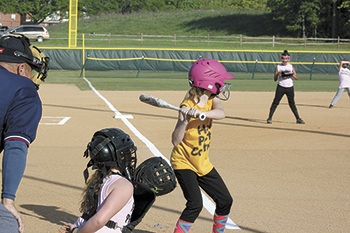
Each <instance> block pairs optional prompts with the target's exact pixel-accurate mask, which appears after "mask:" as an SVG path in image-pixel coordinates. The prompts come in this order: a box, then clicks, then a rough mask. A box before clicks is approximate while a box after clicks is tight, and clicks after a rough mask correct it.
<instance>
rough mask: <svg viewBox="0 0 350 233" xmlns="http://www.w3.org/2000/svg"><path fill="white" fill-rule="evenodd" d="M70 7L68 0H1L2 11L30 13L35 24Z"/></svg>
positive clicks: (0, 7) (6, 12) (0, 8)
mask: <svg viewBox="0 0 350 233" xmlns="http://www.w3.org/2000/svg"><path fill="white" fill-rule="evenodd" d="M67 9H68V1H66V0H1V1H0V11H1V12H3V13H5V14H8V13H18V14H21V15H28V16H29V18H30V19H31V20H32V21H33V23H34V24H40V23H42V22H43V21H44V20H45V18H46V17H48V16H51V15H52V14H53V13H57V12H62V14H64V13H65V12H66V11H67Z"/></svg>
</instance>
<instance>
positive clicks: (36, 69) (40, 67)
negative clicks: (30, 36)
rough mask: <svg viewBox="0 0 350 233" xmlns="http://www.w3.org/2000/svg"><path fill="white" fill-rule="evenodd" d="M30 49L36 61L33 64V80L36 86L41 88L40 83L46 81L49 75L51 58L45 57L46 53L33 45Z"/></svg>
mask: <svg viewBox="0 0 350 233" xmlns="http://www.w3.org/2000/svg"><path fill="white" fill-rule="evenodd" d="M30 49H31V51H32V53H33V63H34V62H35V64H32V65H31V67H32V71H33V76H32V78H31V80H32V81H33V82H34V84H35V86H36V88H37V89H39V85H40V84H41V82H43V81H45V79H46V77H47V72H48V71H49V61H50V58H49V57H45V54H44V53H42V52H41V51H40V50H39V49H38V48H37V47H35V46H33V45H31V46H30ZM29 65H30V64H29Z"/></svg>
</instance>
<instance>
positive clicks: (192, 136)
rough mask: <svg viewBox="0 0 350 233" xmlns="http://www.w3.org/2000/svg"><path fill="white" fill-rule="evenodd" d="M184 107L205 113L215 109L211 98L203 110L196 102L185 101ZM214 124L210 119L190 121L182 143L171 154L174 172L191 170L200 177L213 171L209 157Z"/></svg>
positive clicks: (193, 119)
mask: <svg viewBox="0 0 350 233" xmlns="http://www.w3.org/2000/svg"><path fill="white" fill-rule="evenodd" d="M182 105H185V106H187V107H189V108H196V109H198V110H200V111H203V112H205V111H210V110H212V108H213V98H209V100H208V101H207V103H206V104H205V106H204V107H202V108H201V107H199V106H198V105H197V103H196V102H195V101H194V100H185V101H183V102H182V103H181V106H182ZM212 123H213V120H212V119H209V118H206V119H205V120H204V121H201V120H199V119H198V118H191V119H190V121H189V123H188V125H187V128H186V132H185V135H184V137H183V139H182V141H181V142H180V143H179V144H178V145H177V146H174V148H173V150H172V152H171V157H170V162H171V166H172V167H173V169H174V170H177V169H178V170H181V169H190V170H192V171H194V172H196V173H197V174H198V175H199V176H204V175H206V174H208V173H209V172H210V171H211V170H212V169H213V165H212V164H211V163H210V161H209V157H208V153H209V148H210V140H211V128H212Z"/></svg>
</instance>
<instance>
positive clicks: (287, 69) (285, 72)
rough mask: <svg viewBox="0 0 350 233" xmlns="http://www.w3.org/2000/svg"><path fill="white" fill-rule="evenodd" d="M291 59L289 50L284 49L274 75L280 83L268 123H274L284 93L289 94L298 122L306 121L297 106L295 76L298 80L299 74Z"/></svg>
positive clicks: (289, 102) (290, 104) (291, 106)
mask: <svg viewBox="0 0 350 233" xmlns="http://www.w3.org/2000/svg"><path fill="white" fill-rule="evenodd" d="M289 61H290V55H289V53H288V51H287V50H284V52H283V53H282V54H281V62H282V63H281V64H279V65H277V66H276V69H275V74H274V76H273V79H274V80H275V82H276V81H277V80H278V85H277V88H276V93H275V98H274V100H273V102H272V104H271V107H270V113H269V118H267V123H268V124H271V123H272V116H273V113H274V112H275V110H276V108H277V106H278V105H279V103H280V101H281V99H282V97H283V96H284V94H286V95H287V98H288V104H289V107H290V109H291V110H292V112H293V114H294V116H295V118H296V121H297V123H298V124H305V121H303V120H302V119H301V118H300V117H299V113H298V110H297V107H296V106H295V101H294V86H293V78H294V79H295V80H298V76H297V73H296V72H295V69H294V67H293V66H292V64H290V63H289Z"/></svg>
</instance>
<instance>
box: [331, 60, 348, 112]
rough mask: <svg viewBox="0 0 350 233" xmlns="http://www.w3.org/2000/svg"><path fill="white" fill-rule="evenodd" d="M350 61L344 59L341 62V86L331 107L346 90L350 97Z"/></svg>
mask: <svg viewBox="0 0 350 233" xmlns="http://www.w3.org/2000/svg"><path fill="white" fill-rule="evenodd" d="M349 64H350V62H349V61H348V60H342V61H341V62H340V64H339V68H338V70H339V72H338V74H339V87H338V91H337V93H336V94H335V96H334V98H333V100H332V102H331V104H330V105H329V108H333V106H334V105H335V104H336V103H337V102H338V100H339V98H340V96H341V94H343V92H344V90H345V89H346V90H347V91H348V95H349V97H350V70H349Z"/></svg>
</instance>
